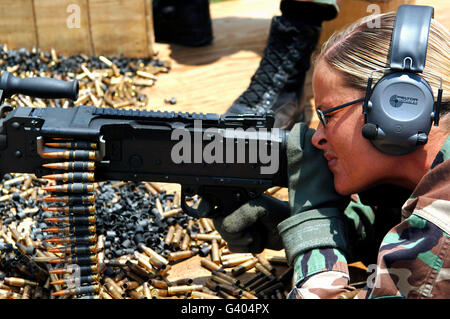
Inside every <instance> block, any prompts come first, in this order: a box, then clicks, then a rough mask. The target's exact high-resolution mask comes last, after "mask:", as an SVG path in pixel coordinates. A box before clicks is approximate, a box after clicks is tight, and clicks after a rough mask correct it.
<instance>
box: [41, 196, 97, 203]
mask: <svg viewBox="0 0 450 319" xmlns="http://www.w3.org/2000/svg"><path fill="white" fill-rule="evenodd" d="M42 200H43V201H44V202H51V203H67V204H89V203H94V202H95V195H71V196H44V197H42Z"/></svg>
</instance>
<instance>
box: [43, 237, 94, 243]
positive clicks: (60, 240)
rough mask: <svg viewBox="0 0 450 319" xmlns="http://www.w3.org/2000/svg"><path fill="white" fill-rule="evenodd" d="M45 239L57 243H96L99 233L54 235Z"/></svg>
mask: <svg viewBox="0 0 450 319" xmlns="http://www.w3.org/2000/svg"><path fill="white" fill-rule="evenodd" d="M45 241H46V242H49V243H55V244H71V245H78V244H89V243H95V242H96V241H97V235H79V236H78V235H72V236H69V237H54V238H48V239H46V240H45Z"/></svg>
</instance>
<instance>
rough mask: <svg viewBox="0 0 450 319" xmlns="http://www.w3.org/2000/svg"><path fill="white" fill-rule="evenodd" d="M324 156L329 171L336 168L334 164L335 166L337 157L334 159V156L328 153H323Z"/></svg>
mask: <svg viewBox="0 0 450 319" xmlns="http://www.w3.org/2000/svg"><path fill="white" fill-rule="evenodd" d="M324 156H325V158H326V160H327V161H328V168H329V169H332V168H333V167H335V166H336V164H337V157H334V156H332V155H330V154H328V153H325V154H324Z"/></svg>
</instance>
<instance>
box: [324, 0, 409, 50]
mask: <svg viewBox="0 0 450 319" xmlns="http://www.w3.org/2000/svg"><path fill="white" fill-rule="evenodd" d="M414 2H415V1H414V0H389V1H386V0H378V1H367V0H345V1H341V6H340V11H339V14H338V16H337V18H336V19H334V20H331V21H327V22H324V23H323V29H322V34H321V37H320V44H322V43H324V42H325V41H326V40H327V39H328V38H329V37H330V36H331V35H332V34H333V33H334V32H335V31H339V30H341V29H343V28H345V27H346V26H347V25H349V24H351V23H352V22H355V21H356V20H358V19H359V18H362V17H365V16H368V15H370V14H373V13H375V12H374V11H373V10H374V9H371V8H373V7H369V6H371V5H372V6H373V5H377V6H379V10H380V11H379V13H384V12H389V11H397V8H398V6H399V5H401V4H414Z"/></svg>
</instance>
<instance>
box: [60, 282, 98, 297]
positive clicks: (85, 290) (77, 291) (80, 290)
mask: <svg viewBox="0 0 450 319" xmlns="http://www.w3.org/2000/svg"><path fill="white" fill-rule="evenodd" d="M99 291H100V285H98V284H97V285H91V286H81V287H77V288H73V289H65V290H59V291H55V292H53V293H52V296H55V297H57V296H61V297H62V296H75V295H84V294H89V293H98V292H99Z"/></svg>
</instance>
